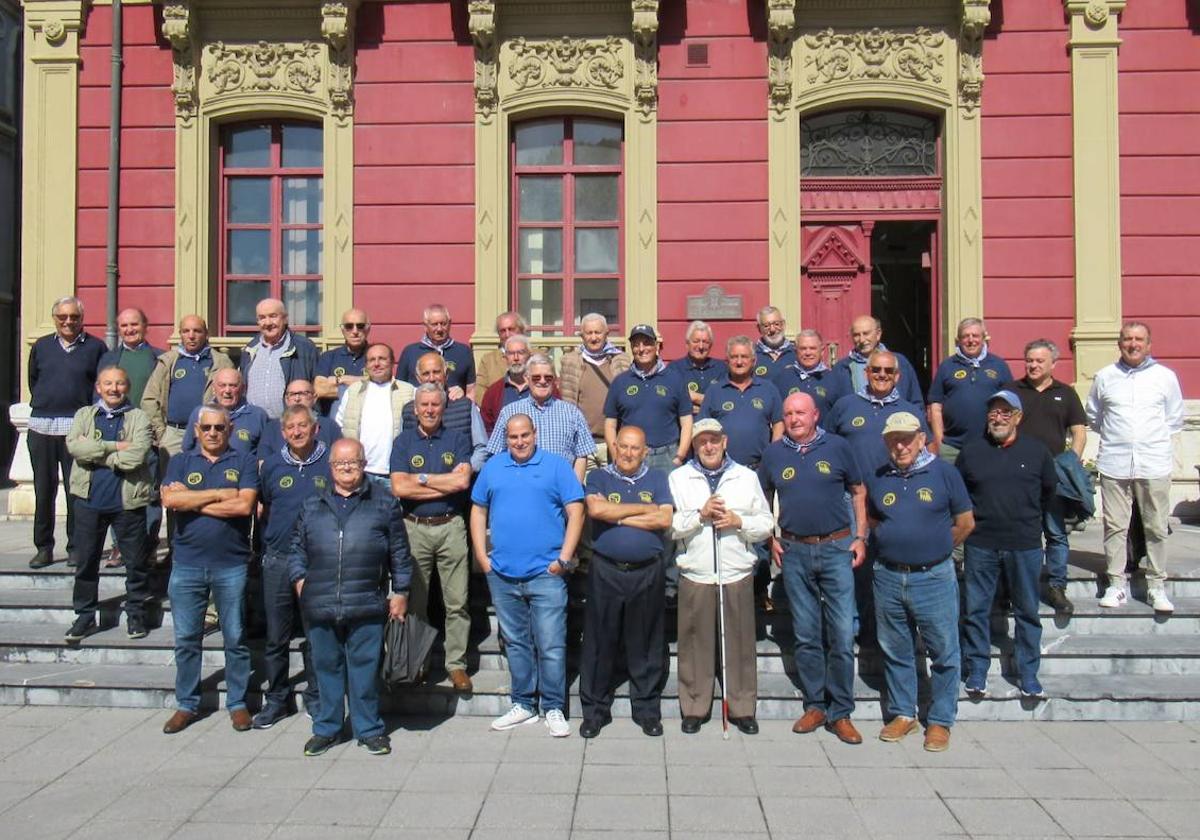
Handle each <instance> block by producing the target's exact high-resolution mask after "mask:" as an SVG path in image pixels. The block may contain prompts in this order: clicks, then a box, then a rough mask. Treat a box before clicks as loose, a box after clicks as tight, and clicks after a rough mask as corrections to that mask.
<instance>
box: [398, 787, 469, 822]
mask: <svg viewBox="0 0 1200 840" xmlns="http://www.w3.org/2000/svg"><path fill="white" fill-rule="evenodd" d="M483 797H484V791H482V790H480V791H467V790H460V791H458V792H456V793H408V792H405V791H401V792H400V793H399V794H398V795H397V796H396V798H395V799H394V800H392V807H391V808H389V809H388V812H387V813H386V814H385V815H384V817H383V820H382V821H381V824H382V825H385V826H395V827H397V828H424V829H431V828H436V829H438V830H439V831H440V830H441V829H443V828H472V827H474V825H475V818H476V817H477V816H478V815H479V809H480V807H481V806H482V805H483Z"/></svg>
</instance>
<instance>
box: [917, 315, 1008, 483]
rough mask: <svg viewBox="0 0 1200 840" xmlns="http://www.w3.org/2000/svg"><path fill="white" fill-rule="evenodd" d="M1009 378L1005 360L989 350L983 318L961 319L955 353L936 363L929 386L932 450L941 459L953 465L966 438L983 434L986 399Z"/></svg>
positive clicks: (985, 419)
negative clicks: (936, 366)
mask: <svg viewBox="0 0 1200 840" xmlns="http://www.w3.org/2000/svg"><path fill="white" fill-rule="evenodd" d="M1011 378H1012V372H1011V371H1010V370H1009V369H1008V362H1006V361H1004V360H1003V359H1001V358H1000V357H999V356H993V355H991V354H990V353H988V345H987V332H986V327H984V325H983V321H982V320H980V319H979V318H964V319H963V320H962V321H961V322H960V323H959V325H958V345H957V347H955V350H954V355H953V356H950V357H949V358H947V359H946V360H945V361H943V362H942V363H941V364H940V365H938V369H937V372H936V373H934V375H933V383H932V384H931V385H930V386H929V429H930V431H931V432H932V433H933V446H932V449H933V451H934V452H936V453H937V454H938V455H939V456H940V457H941V458H942V460H944V461H946V462H947V463H949V464H953V463H954V459H955V458H957V457H958V453H959V450H961V449H962V448H963V445H964V444H965V443H967V441H972V440H978V439H979V438H982V437H983V432H984V429H985V428H986V427H987V404H988V399H989V398H990V397H991V396H992V394H994V393H996V391H997V390H998V389H999V388H1000V385H1001V384H1002V383H1004V382H1007V381H1008V380H1010V379H1011Z"/></svg>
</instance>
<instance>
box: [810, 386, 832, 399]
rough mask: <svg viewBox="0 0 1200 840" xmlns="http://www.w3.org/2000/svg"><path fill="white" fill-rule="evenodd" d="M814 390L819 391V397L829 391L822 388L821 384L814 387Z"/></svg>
mask: <svg viewBox="0 0 1200 840" xmlns="http://www.w3.org/2000/svg"><path fill="white" fill-rule="evenodd" d="M813 390H814V391H816V392H817V396H818V397H823V396H825V395H826V394H828V393H829V392H828V391H826V390H825V389H824V388H822V387H821V386H820V385H818V386H817V387H816V388H813Z"/></svg>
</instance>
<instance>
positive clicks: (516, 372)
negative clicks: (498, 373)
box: [508, 365, 525, 377]
mask: <svg viewBox="0 0 1200 840" xmlns="http://www.w3.org/2000/svg"><path fill="white" fill-rule="evenodd" d="M508 375H509V376H512V377H521V376H524V375H525V365H509V366H508Z"/></svg>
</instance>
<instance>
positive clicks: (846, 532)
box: [779, 528, 850, 545]
mask: <svg viewBox="0 0 1200 840" xmlns="http://www.w3.org/2000/svg"><path fill="white" fill-rule="evenodd" d="M779 536H781V537H783V538H784V539H785V540H787V541H788V542H798V543H804V544H805V545H819V544H820V543H826V542H830V541H831V540H840V539H841V538H842V537H848V536H850V529H849V528H843V529H842V530H840V531H833V532H831V533H828V534H819V535H817V536H812V537H802V536H800V535H799V534H793V533H792V532H791V531H784V530H782V529H781V530H780V531H779Z"/></svg>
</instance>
